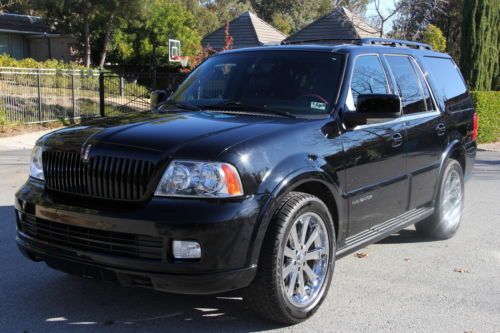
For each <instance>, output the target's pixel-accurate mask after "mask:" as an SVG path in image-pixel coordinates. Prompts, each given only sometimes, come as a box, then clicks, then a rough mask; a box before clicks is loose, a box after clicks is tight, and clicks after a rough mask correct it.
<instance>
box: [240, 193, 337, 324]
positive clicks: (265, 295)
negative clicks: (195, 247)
mask: <svg viewBox="0 0 500 333" xmlns="http://www.w3.org/2000/svg"><path fill="white" fill-rule="evenodd" d="M334 262H335V229H334V227H333V221H332V217H331V215H330V213H329V211H328V208H327V207H326V205H325V204H324V203H323V202H322V201H321V200H320V199H319V198H317V197H315V196H313V195H310V194H306V193H300V192H291V193H290V194H289V195H287V196H286V197H285V198H284V199H283V201H282V202H281V205H280V208H279V209H278V212H277V213H276V214H275V217H274V219H273V221H272V222H271V225H270V227H269V230H268V233H267V234H266V238H265V240H264V244H263V247H262V251H261V255H260V259H259V268H258V271H257V275H256V277H255V280H254V281H253V282H252V284H251V285H250V286H249V287H248V288H247V289H246V290H245V292H244V299H245V301H247V302H248V304H249V305H250V306H251V308H252V309H253V310H254V311H255V312H257V313H258V314H259V315H261V316H263V317H266V318H268V319H271V320H273V321H277V322H281V323H285V324H296V323H299V322H301V321H303V320H305V319H307V318H308V317H310V316H311V315H312V314H313V313H314V312H315V311H316V310H317V309H318V308H319V306H320V304H321V303H322V301H323V299H324V298H325V295H326V293H327V291H328V288H329V285H330V281H331V277H332V272H333V268H334Z"/></svg>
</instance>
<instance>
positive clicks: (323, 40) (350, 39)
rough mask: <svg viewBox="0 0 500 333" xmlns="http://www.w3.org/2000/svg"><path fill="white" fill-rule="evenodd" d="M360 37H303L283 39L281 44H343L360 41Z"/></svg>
mask: <svg viewBox="0 0 500 333" xmlns="http://www.w3.org/2000/svg"><path fill="white" fill-rule="evenodd" d="M358 41H359V39H352V38H342V39H339V38H318V39H303V40H298V41H293V42H290V41H287V40H283V41H282V42H281V45H300V44H310V43H323V42H336V44H338V45H341V44H345V43H354V42H358Z"/></svg>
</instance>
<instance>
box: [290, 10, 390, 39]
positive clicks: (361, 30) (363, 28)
mask: <svg viewBox="0 0 500 333" xmlns="http://www.w3.org/2000/svg"><path fill="white" fill-rule="evenodd" d="M369 37H372V38H373V37H380V33H379V31H378V30H377V29H375V28H374V27H372V26H370V25H369V24H368V23H366V22H365V21H364V20H363V19H362V18H361V17H360V16H358V15H356V14H354V13H353V12H351V11H349V10H348V9H346V8H344V7H338V8H336V9H334V10H333V11H332V12H330V13H329V14H327V15H324V16H322V17H320V18H319V19H317V20H316V21H314V22H312V23H311V24H309V25H307V26H305V27H304V28H302V29H300V30H299V31H297V32H296V33H295V34H293V35H291V36H289V37H288V38H287V39H286V40H285V43H286V44H302V43H307V42H314V43H327V44H332V43H333V44H342V43H351V42H352V41H353V40H356V39H360V38H369Z"/></svg>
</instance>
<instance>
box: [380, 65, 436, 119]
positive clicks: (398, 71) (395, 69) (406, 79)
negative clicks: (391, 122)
mask: <svg viewBox="0 0 500 333" xmlns="http://www.w3.org/2000/svg"><path fill="white" fill-rule="evenodd" d="M387 61H388V62H389V66H390V67H391V71H392V73H393V74H394V79H395V80H396V85H397V87H398V90H399V96H400V97H401V104H402V105H403V113H404V114H409V113H416V112H424V111H427V108H426V105H425V98H424V93H423V90H422V84H421V82H420V80H419V79H418V77H417V74H416V72H415V69H414V67H413V65H412V63H411V59H410V58H409V57H405V56H387Z"/></svg>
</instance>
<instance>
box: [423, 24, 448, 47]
mask: <svg viewBox="0 0 500 333" xmlns="http://www.w3.org/2000/svg"><path fill="white" fill-rule="evenodd" d="M422 42H424V43H427V44H429V45H430V46H432V48H433V49H434V50H436V51H437V52H444V51H445V50H446V38H445V37H444V35H443V32H442V31H441V29H439V28H438V27H436V26H435V25H434V24H429V25H428V26H427V28H426V29H425V31H424V33H423V34H422Z"/></svg>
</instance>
